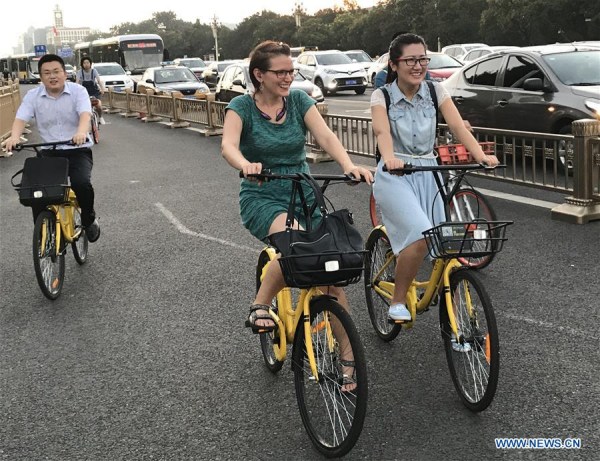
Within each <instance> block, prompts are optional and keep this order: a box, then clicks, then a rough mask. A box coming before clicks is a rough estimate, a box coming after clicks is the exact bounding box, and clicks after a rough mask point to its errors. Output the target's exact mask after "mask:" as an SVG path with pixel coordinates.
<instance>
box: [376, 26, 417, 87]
mask: <svg viewBox="0 0 600 461" xmlns="http://www.w3.org/2000/svg"><path fill="white" fill-rule="evenodd" d="M419 44H420V45H423V46H424V47H425V50H427V43H425V39H424V38H423V37H421V36H420V35H417V34H400V35H398V36H397V37H396V38H394V39H393V40H392V43H390V49H389V51H390V56H389V60H390V61H392V62H396V61H398V59H399V58H401V57H402V55H403V54H404V48H406V46H407V45H419ZM394 80H396V72H394V71H393V70H392V66H390V64H389V63H388V69H387V78H386V80H385V83H392V82H393V81H394Z"/></svg>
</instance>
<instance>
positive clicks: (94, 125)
mask: <svg viewBox="0 0 600 461" xmlns="http://www.w3.org/2000/svg"><path fill="white" fill-rule="evenodd" d="M92 139H93V140H94V144H98V143H99V142H100V128H99V124H98V114H96V111H95V110H93V109H92Z"/></svg>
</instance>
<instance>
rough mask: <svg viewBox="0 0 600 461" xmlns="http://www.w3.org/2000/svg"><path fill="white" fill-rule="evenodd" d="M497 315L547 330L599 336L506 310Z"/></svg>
mask: <svg viewBox="0 0 600 461" xmlns="http://www.w3.org/2000/svg"><path fill="white" fill-rule="evenodd" d="M499 315H500V316H502V317H506V318H509V319H511V320H516V321H518V322H525V323H529V324H531V325H535V326H537V327H541V328H545V329H548V330H554V331H561V332H563V333H567V334H569V335H572V336H581V337H582V338H586V339H591V340H595V341H600V336H594V335H593V334H590V333H587V332H585V331H581V330H577V329H575V328H570V327H565V326H563V325H554V324H553V323H550V322H545V321H543V320H537V319H530V318H527V317H521V316H519V315H513V314H509V313H506V312H502V313H500V314H499Z"/></svg>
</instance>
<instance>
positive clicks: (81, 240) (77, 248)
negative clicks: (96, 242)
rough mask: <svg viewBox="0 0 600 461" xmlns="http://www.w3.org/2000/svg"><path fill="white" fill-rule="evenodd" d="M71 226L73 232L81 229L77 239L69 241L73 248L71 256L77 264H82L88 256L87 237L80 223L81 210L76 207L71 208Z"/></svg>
mask: <svg viewBox="0 0 600 461" xmlns="http://www.w3.org/2000/svg"><path fill="white" fill-rule="evenodd" d="M73 227H74V228H75V232H77V230H79V229H81V233H80V234H79V237H78V238H77V240H75V241H74V242H72V243H71V249H72V250H73V256H74V257H75V261H77V264H79V265H82V264H85V262H86V261H87V257H88V238H87V234H86V233H85V229H83V226H82V225H81V210H80V209H79V208H78V207H74V208H73Z"/></svg>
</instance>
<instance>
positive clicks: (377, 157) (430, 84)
mask: <svg viewBox="0 0 600 461" xmlns="http://www.w3.org/2000/svg"><path fill="white" fill-rule="evenodd" d="M425 83H427V86H428V87H429V94H430V95H431V100H432V101H433V105H434V106H435V132H436V133H437V129H438V117H439V110H438V100H437V94H436V92H435V86H434V85H433V82H432V81H431V80H425ZM380 90H381V91H382V92H383V96H384V97H385V112H386V113H389V111H390V105H391V103H392V101H391V99H390V94H389V93H388V91H387V89H386V88H385V87H383V86H382V87H381V88H380ZM379 160H381V153H380V152H379V146H377V145H375V162H376V163H379Z"/></svg>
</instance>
